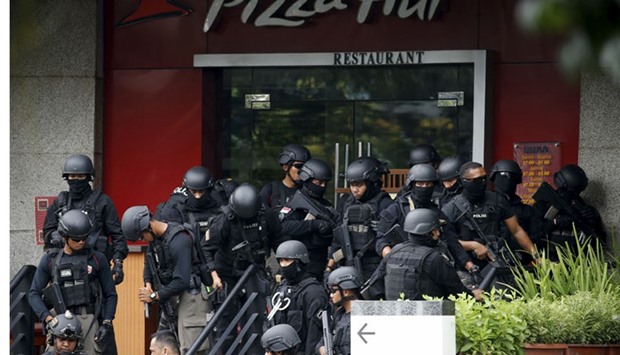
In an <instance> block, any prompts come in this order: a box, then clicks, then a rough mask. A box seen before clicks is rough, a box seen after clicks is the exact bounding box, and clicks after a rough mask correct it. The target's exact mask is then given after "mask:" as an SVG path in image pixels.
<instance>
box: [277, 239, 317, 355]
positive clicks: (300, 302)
mask: <svg viewBox="0 0 620 355" xmlns="http://www.w3.org/2000/svg"><path fill="white" fill-rule="evenodd" d="M276 259H277V260H278V263H279V264H280V269H281V270H282V276H284V280H283V281H282V283H280V285H279V286H278V287H277V288H276V290H275V292H274V294H273V296H272V303H274V304H272V306H273V307H276V306H277V302H278V301H280V302H281V305H285V306H286V308H283V309H281V310H278V311H276V312H275V313H274V318H273V320H274V322H275V324H289V325H291V326H292V327H293V329H294V330H295V332H297V334H298V335H299V338H300V339H301V344H299V347H298V348H297V354H308V355H310V354H314V348H315V346H316V345H317V344H318V342H319V341H320V340H321V338H322V336H323V329H322V326H321V317H320V312H321V311H322V310H323V309H325V307H327V293H326V292H325V289H324V288H323V286H322V285H321V284H320V283H319V282H318V281H317V280H316V278H314V277H312V276H311V275H310V274H308V273H307V272H306V266H307V265H308V263H309V262H310V258H309V257H308V249H306V246H305V245H304V244H303V243H302V242H300V241H297V240H288V241H286V242H283V243H282V244H280V245H279V246H278V250H276Z"/></svg>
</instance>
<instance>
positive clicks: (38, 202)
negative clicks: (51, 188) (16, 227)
mask: <svg viewBox="0 0 620 355" xmlns="http://www.w3.org/2000/svg"><path fill="white" fill-rule="evenodd" d="M56 197H57V196H37V197H35V198H34V219H35V227H34V228H35V229H34V242H35V244H36V245H43V244H45V241H44V240H43V223H44V222H45V215H46V214H47V208H48V207H49V206H50V205H51V204H52V203H54V200H56Z"/></svg>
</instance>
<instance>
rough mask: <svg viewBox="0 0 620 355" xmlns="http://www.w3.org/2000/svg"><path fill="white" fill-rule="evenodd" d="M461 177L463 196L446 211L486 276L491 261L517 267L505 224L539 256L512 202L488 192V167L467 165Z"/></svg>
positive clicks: (516, 238) (450, 204) (512, 233)
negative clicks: (502, 226) (502, 228)
mask: <svg viewBox="0 0 620 355" xmlns="http://www.w3.org/2000/svg"><path fill="white" fill-rule="evenodd" d="M459 177H460V179H461V183H462V185H463V193H462V194H461V195H458V196H456V197H455V198H454V199H453V200H452V201H450V202H449V203H448V204H447V205H445V206H444V207H443V208H442V211H443V212H444V213H445V215H446V216H447V217H448V222H449V223H448V224H449V225H451V226H453V227H454V229H455V230H456V231H457V233H458V235H459V242H460V243H461V245H463V248H465V250H467V251H468V252H469V254H470V257H471V260H473V261H474V263H476V265H477V266H478V267H479V268H480V270H482V271H483V275H484V273H485V272H484V270H483V269H484V268H485V267H486V266H487V265H488V264H489V262H490V261H497V262H499V263H501V265H500V266H501V267H502V268H507V267H511V266H515V265H514V264H515V263H516V261H515V260H513V258H512V255H511V253H510V252H509V250H508V248H507V246H506V241H505V240H503V239H502V236H501V234H500V224H502V223H503V224H505V226H506V228H507V230H508V231H509V232H510V234H511V236H512V237H514V239H515V241H516V243H517V244H518V245H519V246H520V248H521V249H522V250H523V251H524V252H526V253H530V254H531V255H537V250H536V247H535V245H534V243H532V241H531V239H530V237H529V236H528V234H527V233H526V232H525V230H523V228H522V227H521V226H520V225H519V222H518V220H517V218H516V217H515V215H514V214H513V212H512V210H511V208H510V205H509V203H508V200H507V199H506V198H505V197H504V196H502V195H500V194H499V193H497V192H494V191H490V190H487V174H486V170H485V169H484V167H483V166H482V165H481V164H480V163H477V162H467V163H465V164H463V166H462V167H461V171H460V173H459ZM506 274H508V273H506ZM465 282H466V283H470V282H471V283H474V282H475V281H474V280H469V281H465ZM468 286H469V285H468Z"/></svg>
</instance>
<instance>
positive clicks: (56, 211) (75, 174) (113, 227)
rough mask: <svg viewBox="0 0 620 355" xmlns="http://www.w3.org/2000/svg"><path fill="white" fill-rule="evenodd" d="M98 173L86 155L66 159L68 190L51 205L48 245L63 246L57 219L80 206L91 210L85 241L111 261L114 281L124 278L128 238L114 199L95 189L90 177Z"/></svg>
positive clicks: (46, 226)
mask: <svg viewBox="0 0 620 355" xmlns="http://www.w3.org/2000/svg"><path fill="white" fill-rule="evenodd" d="M94 176H95V169H94V167H93V162H92V161H91V160H90V158H89V157H87V156H86V155H81V154H79V155H72V156H70V157H69V158H67V160H66V161H65V165H64V168H63V169H62V177H63V178H64V179H65V180H67V183H68V184H69V191H63V192H61V193H60V194H59V195H58V197H57V198H56V200H55V201H54V203H53V204H52V205H51V206H49V207H48V209H47V214H46V215H45V222H44V223H43V236H44V239H45V249H49V248H62V242H63V241H62V238H60V236H59V235H58V232H57V229H58V219H59V218H60V216H62V214H63V213H65V212H66V211H68V210H71V209H81V210H83V211H85V212H87V213H88V216H89V217H90V219H91V222H92V224H93V229H92V231H91V234H90V235H89V236H88V238H87V241H86V243H87V244H88V246H89V247H90V248H92V249H94V250H96V251H98V252H100V253H103V254H104V255H105V256H106V258H107V259H108V260H109V261H110V262H112V261H114V267H113V269H112V273H113V278H114V282H115V283H116V284H117V285H118V284H120V283H121V282H123V278H124V272H123V260H125V258H126V257H127V251H128V249H127V241H126V240H125V236H123V233H122V231H121V223H120V221H119V219H118V213H117V211H116V207H115V206H114V203H113V202H112V200H111V199H110V197H108V195H106V194H105V193H103V192H102V191H101V189H94V190H93V189H92V188H91V187H90V181H92V180H93V177H94Z"/></svg>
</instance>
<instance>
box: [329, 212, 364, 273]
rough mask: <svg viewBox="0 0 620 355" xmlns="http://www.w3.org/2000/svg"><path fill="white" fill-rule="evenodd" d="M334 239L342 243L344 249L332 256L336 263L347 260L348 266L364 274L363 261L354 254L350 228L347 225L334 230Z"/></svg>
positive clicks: (344, 224)
mask: <svg viewBox="0 0 620 355" xmlns="http://www.w3.org/2000/svg"><path fill="white" fill-rule="evenodd" d="M334 237H335V238H337V239H338V240H339V241H340V242H341V243H342V249H340V250H338V251H337V252H335V253H334V255H333V256H332V257H333V258H334V260H335V261H336V262H339V261H340V260H342V259H343V258H344V259H345V265H346V266H353V267H355V269H356V270H357V272H359V274H360V275H363V273H362V259H361V257H357V255H356V254H355V253H354V252H353V244H352V243H351V235H350V234H349V226H348V225H347V223H346V221H345V223H343V224H341V225H339V226H338V227H336V228H335V229H334Z"/></svg>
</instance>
